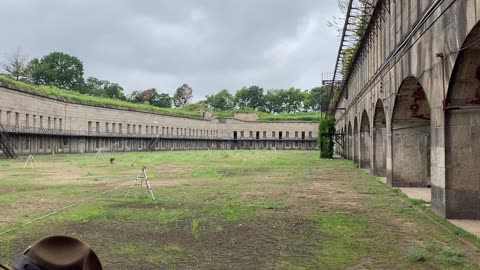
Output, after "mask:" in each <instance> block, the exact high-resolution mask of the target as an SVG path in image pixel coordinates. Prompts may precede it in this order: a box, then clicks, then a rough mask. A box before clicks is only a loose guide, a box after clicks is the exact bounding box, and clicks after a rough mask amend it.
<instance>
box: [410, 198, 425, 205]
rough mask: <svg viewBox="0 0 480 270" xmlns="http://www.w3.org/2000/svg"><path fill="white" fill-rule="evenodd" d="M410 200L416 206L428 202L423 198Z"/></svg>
mask: <svg viewBox="0 0 480 270" xmlns="http://www.w3.org/2000/svg"><path fill="white" fill-rule="evenodd" d="M410 202H412V204H413V205H415V206H420V205H425V204H428V203H427V202H426V201H424V200H421V199H410Z"/></svg>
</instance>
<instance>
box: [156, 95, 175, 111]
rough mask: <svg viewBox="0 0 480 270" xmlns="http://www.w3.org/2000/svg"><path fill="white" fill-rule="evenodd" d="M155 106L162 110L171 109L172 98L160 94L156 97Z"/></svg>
mask: <svg viewBox="0 0 480 270" xmlns="http://www.w3.org/2000/svg"><path fill="white" fill-rule="evenodd" d="M155 104H156V105H155V106H158V107H162V108H171V107H172V97H171V96H170V95H169V94H167V93H161V94H160V95H158V99H157V102H156V103H155Z"/></svg>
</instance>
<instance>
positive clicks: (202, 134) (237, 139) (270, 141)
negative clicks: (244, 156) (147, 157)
mask: <svg viewBox="0 0 480 270" xmlns="http://www.w3.org/2000/svg"><path fill="white" fill-rule="evenodd" d="M0 124H1V125H2V127H3V129H4V130H6V131H7V132H8V133H9V135H10V137H11V138H12V140H14V142H15V148H16V151H17V153H19V154H29V153H33V154H42V153H45V154H47V153H48V154H49V153H52V152H62V153H83V152H94V151H98V150H99V149H104V150H106V151H142V150H187V149H273V148H275V149H305V150H313V149H315V148H316V138H317V133H318V123H316V122H308V121H275V122H259V121H243V120H239V119H235V118H223V119H217V118H214V117H211V116H208V115H207V114H205V118H203V119H200V118H189V117H179V116H171V115H164V114H159V113H152V112H143V111H135V110H130V109H126V108H120V107H113V106H99V105H91V104H82V103H79V102H74V101H67V100H61V99H59V98H57V97H51V96H46V95H42V94H39V93H37V92H32V91H27V90H22V89H16V88H14V87H12V86H9V85H5V84H0Z"/></svg>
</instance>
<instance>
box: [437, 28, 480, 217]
mask: <svg viewBox="0 0 480 270" xmlns="http://www.w3.org/2000/svg"><path fill="white" fill-rule="evenodd" d="M479 40H480V23H477V25H476V26H475V27H474V28H473V29H472V30H471V31H470V33H469V34H468V35H467V37H466V39H465V41H464V42H463V45H462V48H463V50H461V51H460V52H459V55H458V57H457V59H456V62H455V65H454V68H453V72H452V76H451V79H450V82H449V85H448V92H447V97H446V110H445V165H444V167H445V186H444V187H442V186H440V185H433V186H432V196H433V200H432V207H433V208H434V209H435V210H436V211H438V212H443V213H445V215H446V217H448V218H468V219H480V146H479V145H480V44H479V43H480V42H479ZM434 165H435V166H437V164H434ZM438 166H439V167H440V166H442V164H438ZM443 200H445V201H443Z"/></svg>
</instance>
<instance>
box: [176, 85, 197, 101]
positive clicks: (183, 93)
mask: <svg viewBox="0 0 480 270" xmlns="http://www.w3.org/2000/svg"><path fill="white" fill-rule="evenodd" d="M192 93H193V90H192V88H191V87H190V86H188V84H186V83H185V84H183V85H182V86H180V87H179V88H177V91H175V95H173V104H175V107H183V106H185V105H187V104H188V103H189V102H190V100H191V99H192V97H193V94H192Z"/></svg>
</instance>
